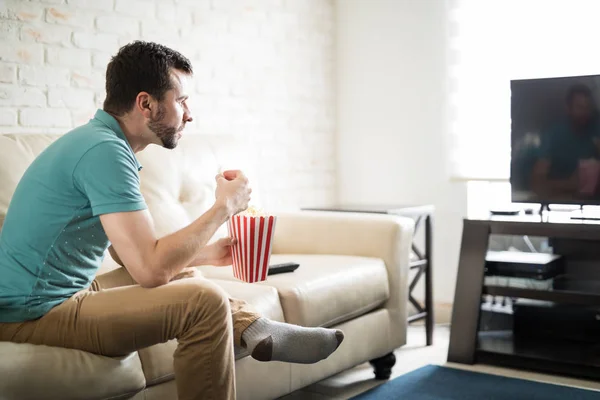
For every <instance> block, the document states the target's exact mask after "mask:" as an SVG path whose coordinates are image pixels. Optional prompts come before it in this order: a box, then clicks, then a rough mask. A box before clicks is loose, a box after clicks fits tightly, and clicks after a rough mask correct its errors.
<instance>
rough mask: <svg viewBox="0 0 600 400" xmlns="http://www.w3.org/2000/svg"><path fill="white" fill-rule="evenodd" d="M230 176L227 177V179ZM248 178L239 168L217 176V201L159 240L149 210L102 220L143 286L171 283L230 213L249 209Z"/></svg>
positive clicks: (122, 258)
mask: <svg viewBox="0 0 600 400" xmlns="http://www.w3.org/2000/svg"><path fill="white" fill-rule="evenodd" d="M226 177H227V178H226ZM247 183H248V180H247V179H246V177H245V176H244V175H243V174H242V173H241V172H239V171H234V172H231V171H228V172H226V173H224V176H223V175H219V176H217V191H216V199H217V200H216V202H215V204H214V205H213V206H212V207H211V208H210V209H209V210H208V211H207V212H206V213H205V214H203V215H202V216H201V217H200V218H198V219H196V220H195V221H194V222H192V223H191V224H190V225H188V226H187V227H185V228H183V229H181V230H179V231H177V232H175V233H172V234H170V235H168V236H165V237H163V238H160V239H158V238H157V237H156V233H155V231H154V227H153V224H152V219H151V216H150V213H149V212H148V211H147V210H141V211H132V212H118V213H111V214H103V215H100V221H101V223H102V226H103V228H104V231H105V232H106V235H107V236H108V239H109V240H110V242H111V243H112V247H113V249H112V251H111V250H110V249H109V251H110V252H111V255H113V257H114V253H116V255H117V257H116V258H118V259H119V261H120V262H119V261H117V260H115V261H117V262H119V263H120V264H121V265H123V266H125V268H126V269H127V270H128V271H129V273H130V274H131V276H132V278H133V279H134V280H135V281H136V282H138V283H139V284H140V285H141V286H143V287H156V286H160V285H164V284H166V283H168V282H169V281H170V280H171V279H172V278H173V277H174V276H176V275H177V274H178V273H179V272H181V270H182V269H183V268H185V267H187V266H188V265H190V264H191V263H192V262H193V261H195V260H197V259H198V258H199V257H201V251H202V249H203V248H204V246H205V245H206V243H207V242H208V241H209V240H210V238H211V237H212V236H213V235H214V234H215V232H216V231H217V229H218V228H219V227H220V226H221V225H222V224H223V223H225V222H226V221H227V219H228V218H229V216H230V215H232V214H235V213H237V212H239V211H242V210H244V209H246V208H247V206H248V202H249V200H250V192H251V190H250V188H249V187H248V185H247Z"/></svg>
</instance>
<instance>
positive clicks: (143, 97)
mask: <svg viewBox="0 0 600 400" xmlns="http://www.w3.org/2000/svg"><path fill="white" fill-rule="evenodd" d="M152 100H153V99H152V96H150V94H149V93H147V92H140V93H138V95H137V97H136V98H135V107H136V108H137V109H138V111H139V112H141V113H142V115H143V116H144V117H146V118H150V117H151V116H152V108H153V106H154V105H153V101H152Z"/></svg>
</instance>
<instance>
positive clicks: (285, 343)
mask: <svg viewBox="0 0 600 400" xmlns="http://www.w3.org/2000/svg"><path fill="white" fill-rule="evenodd" d="M242 339H243V340H244V342H245V343H246V348H247V349H248V350H249V351H250V352H251V353H252V358H254V359H256V360H258V361H285V362H292V363H299V364H312V363H316V362H318V361H321V360H324V359H326V358H327V357H329V355H330V354H331V353H333V352H334V351H335V350H336V349H337V348H338V347H339V346H340V344H341V343H342V341H343V340H344V333H343V332H342V331H340V330H338V329H325V328H304V327H302V326H298V325H292V324H286V323H282V322H276V321H271V320H270V319H267V318H259V319H257V320H256V321H254V322H253V323H252V324H251V325H250V326H249V327H248V328H247V329H246V330H245V331H244V332H243V333H242Z"/></svg>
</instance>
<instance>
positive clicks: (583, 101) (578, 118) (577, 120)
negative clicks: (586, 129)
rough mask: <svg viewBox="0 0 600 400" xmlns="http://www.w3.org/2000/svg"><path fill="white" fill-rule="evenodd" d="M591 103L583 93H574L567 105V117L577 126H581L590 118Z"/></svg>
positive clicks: (591, 111)
mask: <svg viewBox="0 0 600 400" xmlns="http://www.w3.org/2000/svg"><path fill="white" fill-rule="evenodd" d="M592 108H593V105H592V101H591V99H590V98H589V97H588V96H586V95H584V94H579V93H578V94H576V95H575V96H573V99H572V100H571V104H570V105H569V117H570V118H571V121H573V123H574V124H575V125H577V126H580V127H583V126H585V125H587V124H588V123H589V122H590V120H591V119H592V113H593V109H592Z"/></svg>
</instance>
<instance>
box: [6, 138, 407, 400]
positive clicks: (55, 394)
mask: <svg viewBox="0 0 600 400" xmlns="http://www.w3.org/2000/svg"><path fill="white" fill-rule="evenodd" d="M57 137H58V136H52V135H14V136H13V135H0V225H1V220H2V216H3V215H4V214H5V213H6V210H7V207H8V203H9V201H10V198H11V194H12V193H13V191H14V189H15V186H16V184H17V182H18V180H19V179H20V177H21V176H22V174H23V172H24V171H25V169H26V168H27V166H28V165H29V163H30V162H31V161H32V160H33V159H34V157H35V156H36V155H37V154H39V153H40V152H41V151H43V150H44V148H45V147H46V146H48V145H49V144H50V143H51V142H52V141H53V140H55V139H56V138H57ZM240 150H241V149H240V144H239V143H238V142H236V141H235V140H234V139H233V138H231V137H223V136H219V137H213V136H192V135H190V136H188V137H184V138H183V139H182V141H181V144H180V146H179V147H178V148H177V149H175V150H170V151H169V150H165V149H162V148H159V147H156V146H152V147H149V148H148V149H146V150H144V151H143V152H142V153H140V154H138V158H139V160H140V162H141V163H142V165H143V166H144V168H143V169H142V171H141V173H140V176H141V182H142V192H143V194H144V196H145V198H146V201H147V203H148V206H149V208H150V211H151V213H152V216H153V218H154V220H155V224H156V228H157V230H158V232H159V233H160V234H166V233H169V232H171V231H173V230H175V229H178V228H180V227H182V226H184V225H186V224H187V223H189V222H190V221H192V219H193V218H195V217H197V216H199V215H200V214H201V213H202V212H203V211H205V210H206V209H207V208H208V207H209V206H210V204H211V203H212V201H213V199H214V176H215V174H216V173H217V172H218V171H219V170H220V169H222V168H237V167H244V166H241V165H240V164H241V163H242V160H243V158H242V157H241V156H240V155H241V151H240ZM251 176H252V175H251ZM254 183H255V185H254V186H257V185H256V184H258V183H259V182H254ZM412 232H413V223H412V221H411V220H408V219H402V218H397V217H392V216H380V215H365V214H341V213H340V214H337V213H318V212H291V213H290V212H287V213H281V214H279V215H278V222H277V227H276V238H275V241H274V255H273V257H272V262H273V263H277V262H284V261H296V262H298V263H300V265H301V266H300V268H299V269H298V270H297V271H295V272H293V273H289V274H282V275H276V276H272V277H269V279H268V280H267V281H266V282H263V283H259V284H246V283H241V282H239V281H236V280H235V279H234V278H233V274H232V271H231V268H216V267H202V268H201V270H202V273H203V274H204V275H205V276H206V277H207V278H209V279H213V280H214V281H215V282H216V283H218V284H219V285H221V286H222V287H223V288H224V289H225V290H226V291H227V292H228V293H230V295H231V296H234V297H238V298H242V299H244V300H247V301H249V302H250V303H252V304H253V305H254V306H255V307H256V308H257V309H258V310H259V311H261V312H262V313H263V314H264V315H265V316H268V317H269V318H272V319H275V320H278V321H287V322H290V323H294V324H299V325H304V326H325V327H336V328H339V329H342V330H343V331H344V332H345V334H346V339H345V341H344V342H343V343H342V345H341V346H340V348H339V349H338V351H337V352H335V353H334V354H333V355H332V356H331V357H329V358H328V359H327V360H324V361H322V362H320V363H318V364H314V365H295V364H287V363H279V362H271V363H260V362H257V361H255V360H253V359H252V358H250V357H248V356H246V355H244V354H236V359H237V361H236V381H237V393H238V398H240V399H273V398H277V397H279V396H282V395H285V394H287V393H290V392H292V391H294V390H297V389H299V388H302V387H304V386H307V385H309V384H311V383H313V382H316V381H319V380H321V379H323V378H325V377H327V376H330V375H333V374H335V373H337V372H340V371H343V370H345V369H348V368H351V367H353V366H355V365H358V364H360V363H363V362H365V361H368V360H372V359H375V358H378V357H382V356H384V355H386V354H388V353H390V352H391V351H393V350H394V349H396V348H398V347H400V346H402V345H403V344H404V343H405V339H406V325H407V324H406V319H407V286H408V284H407V273H408V259H409V249H410V243H411V238H412ZM220 234H224V232H220ZM115 267H116V264H115V263H114V261H112V260H110V258H109V257H107V259H106V261H105V265H104V266H103V271H102V272H106V271H107V270H110V269H113V268H115ZM0 279H2V277H1V276H0ZM174 349H175V342H174V341H173V342H168V343H164V344H160V345H156V346H152V347H150V348H146V349H143V350H140V351H139V352H137V353H134V354H131V355H129V356H127V357H122V358H108V357H103V356H98V355H94V354H90V353H86V352H83V351H78V350H71V349H62V348H53V347H47V346H34V345H26V344H14V343H9V342H0V399H1V400H7V399H10V400H12V399H15V400H16V399H19V400H25V399H35V400H40V399H46V398H51V399H61V400H67V399H128V398H133V399H160V400H168V399H176V398H177V393H176V388H175V382H174V380H173V378H174V377H173V366H172V362H173V359H172V354H173V350H174ZM198 373H202V372H201V371H199V372H198Z"/></svg>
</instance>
